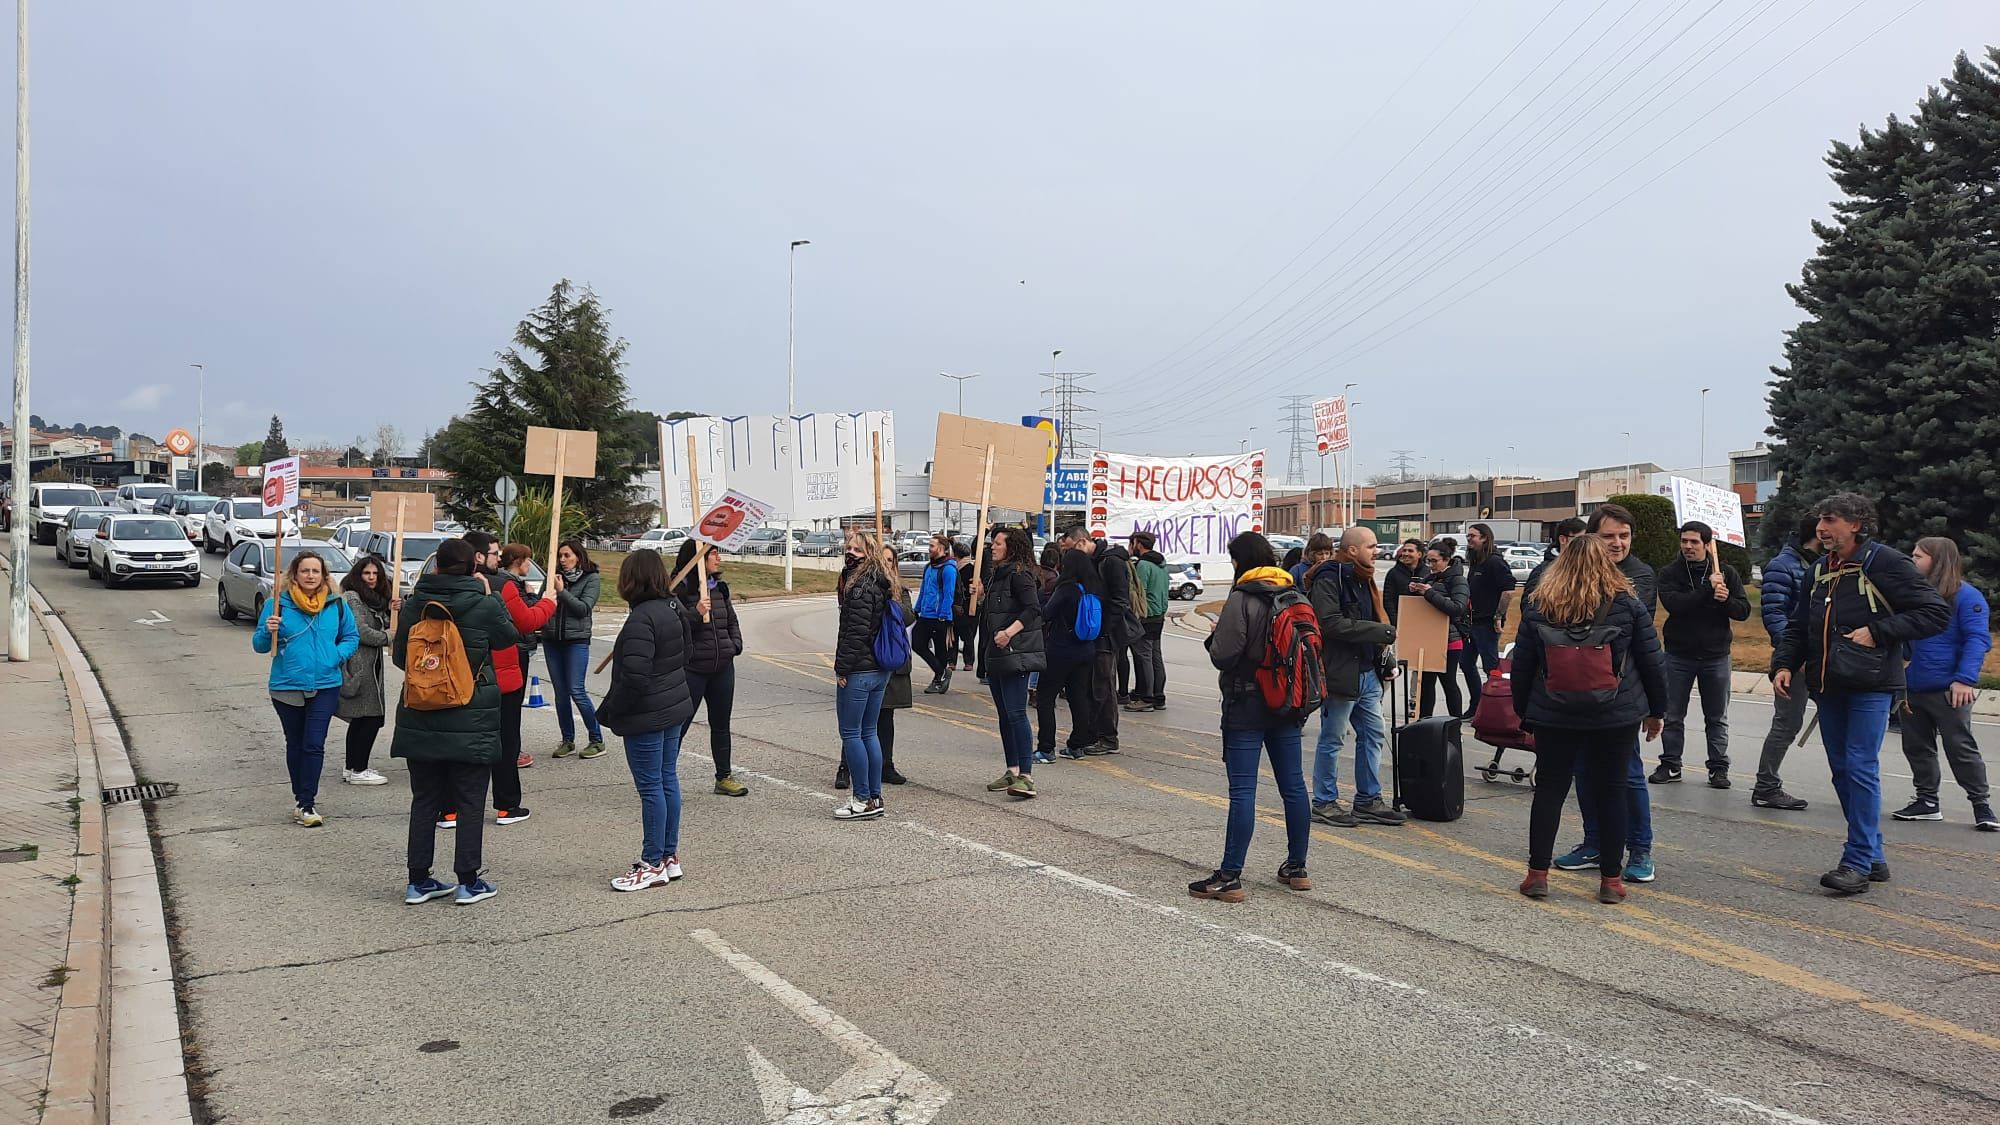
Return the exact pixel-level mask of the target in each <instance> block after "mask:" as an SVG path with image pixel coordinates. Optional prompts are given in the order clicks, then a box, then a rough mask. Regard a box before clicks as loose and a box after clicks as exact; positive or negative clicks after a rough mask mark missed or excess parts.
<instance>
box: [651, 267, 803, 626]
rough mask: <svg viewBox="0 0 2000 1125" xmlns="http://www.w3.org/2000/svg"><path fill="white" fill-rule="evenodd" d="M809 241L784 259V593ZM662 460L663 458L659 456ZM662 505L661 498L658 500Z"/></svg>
mask: <svg viewBox="0 0 2000 1125" xmlns="http://www.w3.org/2000/svg"><path fill="white" fill-rule="evenodd" d="M811 245H812V240H811V239H809V238H799V239H794V240H793V241H792V248H791V250H789V251H788V252H787V253H786V255H785V434H786V436H787V437H789V438H790V439H791V440H790V443H789V444H790V445H791V448H790V449H788V450H786V451H785V473H786V481H785V488H786V491H788V492H790V493H791V496H789V497H788V498H787V499H786V500H785V590H786V592H787V593H789V592H790V591H791V589H792V519H793V516H794V514H795V513H796V512H797V510H798V506H799V420H798V413H799V393H798V387H799V361H798V355H799V347H798V342H799V332H798V313H797V309H798V304H797V302H796V301H795V300H794V293H795V292H796V290H797V288H798V263H799V247H801V246H811ZM662 456H664V454H662ZM693 499H694V506H695V507H696V508H699V507H701V497H699V496H696V497H694V498H693ZM660 503H661V504H665V503H666V499H665V497H662V498H661V500H660Z"/></svg>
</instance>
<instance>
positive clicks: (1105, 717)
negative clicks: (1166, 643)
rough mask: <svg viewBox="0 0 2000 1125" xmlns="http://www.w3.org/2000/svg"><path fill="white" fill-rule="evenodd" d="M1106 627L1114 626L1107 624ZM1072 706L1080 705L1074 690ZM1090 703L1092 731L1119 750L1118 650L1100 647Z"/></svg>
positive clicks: (1091, 681) (1071, 694) (1093, 670)
mask: <svg viewBox="0 0 2000 1125" xmlns="http://www.w3.org/2000/svg"><path fill="white" fill-rule="evenodd" d="M1105 628H1107V629H1108V628H1110V626H1109V625H1108V624H1107V625H1106V626H1105ZM1070 705H1071V706H1072V707H1074V706H1075V705H1076V693H1075V691H1074V690H1073V689H1072V691H1071V693H1070ZM1090 705H1091V708H1092V710H1091V713H1090V714H1091V719H1092V721H1091V724H1090V733H1091V734H1092V735H1093V736H1094V737H1095V738H1096V741H1097V742H1098V743H1099V744H1101V745H1103V746H1104V747H1106V748H1107V749H1111V750H1116V749H1118V653H1117V652H1116V651H1115V650H1113V649H1108V648H1099V649H1098V650H1097V660H1096V661H1095V662H1093V664H1092V669H1091V676H1090Z"/></svg>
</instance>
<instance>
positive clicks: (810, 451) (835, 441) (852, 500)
mask: <svg viewBox="0 0 2000 1125" xmlns="http://www.w3.org/2000/svg"><path fill="white" fill-rule="evenodd" d="M664 425H665V428H666V431H667V432H666V439H667V440H665V441H664V442H663V443H662V445H663V446H664V448H665V450H666V456H667V460H668V464H667V466H666V471H664V472H662V473H661V474H660V475H661V478H662V480H663V482H664V486H665V488H666V490H667V492H668V493H669V495H668V496H667V497H666V503H667V510H668V511H669V512H680V513H686V512H688V511H689V510H690V508H689V504H688V472H687V465H686V461H687V454H686V450H687V439H688V435H689V434H693V435H694V439H695V456H696V458H697V459H698V460H699V462H700V464H699V466H698V468H697V474H696V475H697V477H698V479H699V480H700V482H701V496H702V499H703V500H704V501H706V502H707V503H706V504H705V505H704V511H705V510H706V509H707V507H708V506H712V505H713V504H714V503H716V502H718V501H719V500H720V498H721V496H722V494H723V493H724V492H726V491H728V490H729V489H732V488H733V489H736V490H737V491H738V492H741V493H743V494H745V495H749V496H768V497H772V498H773V499H772V500H771V501H770V503H771V507H772V513H771V514H772V515H773V516H775V517H776V518H778V519H781V520H799V521H817V520H836V519H839V518H841V517H843V516H852V515H855V514H857V513H860V512H867V511H872V510H873V509H874V506H875V466H874V456H873V445H874V435H876V434H880V435H881V438H882V464H883V467H884V471H885V472H887V471H889V470H890V467H891V466H894V465H895V463H896V445H895V415H894V412H893V411H887V410H867V411H858V412H855V413H833V414H801V415H798V416H797V417H795V418H785V417H780V416H776V415H770V414H756V415H748V416H739V417H727V418H710V417H703V418H680V419H676V420H675V421H671V422H667V423H665V424H664ZM794 486H796V490H795V488H794ZM788 501H789V510H788Z"/></svg>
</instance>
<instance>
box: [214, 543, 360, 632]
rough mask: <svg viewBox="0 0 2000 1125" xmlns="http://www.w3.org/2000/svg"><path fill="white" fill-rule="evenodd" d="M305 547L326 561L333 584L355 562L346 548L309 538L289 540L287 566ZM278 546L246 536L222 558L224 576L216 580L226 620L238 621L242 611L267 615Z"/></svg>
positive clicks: (217, 602) (220, 610)
mask: <svg viewBox="0 0 2000 1125" xmlns="http://www.w3.org/2000/svg"><path fill="white" fill-rule="evenodd" d="M303 551H311V552H312V553H313V554H315V555H318V556H319V557H320V561H321V562H324V563H325V564H326V576H327V579H328V582H329V584H330V585H333V586H339V585H340V580H341V578H342V577H343V576H345V575H346V574H347V572H348V570H349V568H351V567H352V566H353V565H354V563H353V561H352V560H351V559H350V558H349V557H348V554H347V552H346V551H343V550H341V549H340V548H339V547H336V546H334V545H333V544H331V543H324V542H313V541H309V540H305V539H288V540H286V541H285V558H286V560H287V561H286V563H285V565H286V566H290V565H291V563H290V561H289V560H291V559H293V558H296V557H298V554H299V553H300V552H303ZM276 563H277V548H276V547H274V546H273V545H271V544H270V543H264V542H259V541H257V540H254V539H252V540H245V541H244V542H241V543H238V544H237V545H236V546H234V547H231V548H230V549H229V555H228V557H227V558H225V559H223V560H222V577H220V578H218V579H216V580H215V612H216V614H217V616H219V617H221V618H222V619H223V620H224V621H234V620H236V618H237V617H238V615H241V614H248V615H249V617H250V620H251V621H252V622H256V621H261V620H263V618H264V604H265V603H266V602H268V601H270V600H271V587H272V579H273V578H274V577H275V573H274V572H275V570H276Z"/></svg>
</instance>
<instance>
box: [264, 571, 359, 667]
mask: <svg viewBox="0 0 2000 1125" xmlns="http://www.w3.org/2000/svg"><path fill="white" fill-rule="evenodd" d="M360 645H361V633H360V631H359V630H358V629H356V628H355V625H354V614H353V613H352V612H350V611H349V610H348V608H347V599H346V598H343V597H341V596H340V592H339V591H337V590H329V591H328V592H327V599H326V604H325V605H324V606H322V607H321V608H320V611H319V612H318V613H307V612H306V611H305V610H303V609H300V608H299V607H298V605H297V603H295V602H293V601H292V591H291V589H290V588H289V587H287V588H286V590H285V592H284V593H282V594H279V595H278V655H277V657H276V658H275V659H273V660H272V661H271V677H270V688H271V690H272V691H325V690H327V689H329V688H338V687H339V686H340V683H341V680H342V678H343V673H344V670H345V667H346V664H347V658H348V657H350V656H353V655H354V650H355V649H356V648H358V647H360ZM250 647H251V648H252V649H253V650H255V651H257V652H264V653H268V652H270V651H271V631H270V630H269V629H267V628H265V627H264V620H263V619H262V618H259V619H258V621H257V631H256V632H254V633H252V634H251V635H250Z"/></svg>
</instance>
